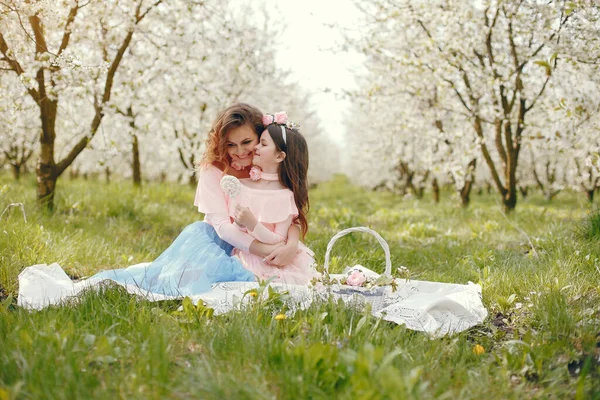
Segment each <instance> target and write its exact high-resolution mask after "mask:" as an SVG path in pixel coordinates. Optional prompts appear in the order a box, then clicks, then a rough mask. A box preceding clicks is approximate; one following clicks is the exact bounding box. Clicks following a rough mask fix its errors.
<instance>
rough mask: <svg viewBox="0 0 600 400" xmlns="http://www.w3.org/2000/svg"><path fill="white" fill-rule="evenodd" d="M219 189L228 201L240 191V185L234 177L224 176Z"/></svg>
mask: <svg viewBox="0 0 600 400" xmlns="http://www.w3.org/2000/svg"><path fill="white" fill-rule="evenodd" d="M221 189H223V192H224V193H225V194H226V195H227V196H229V198H230V199H233V198H235V197H237V196H238V195H239V194H240V192H241V191H242V184H241V183H240V180H239V179H238V178H236V177H235V176H231V175H225V176H224V177H223V178H221Z"/></svg>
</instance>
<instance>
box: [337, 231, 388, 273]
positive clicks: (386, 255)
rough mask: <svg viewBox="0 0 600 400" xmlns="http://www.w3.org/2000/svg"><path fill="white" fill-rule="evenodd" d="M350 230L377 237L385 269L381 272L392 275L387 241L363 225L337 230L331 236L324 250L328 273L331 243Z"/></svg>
mask: <svg viewBox="0 0 600 400" xmlns="http://www.w3.org/2000/svg"><path fill="white" fill-rule="evenodd" d="M352 232H365V233H368V234H370V235H372V236H374V237H375V239H377V241H378V242H379V244H380V245H381V247H382V248H383V252H384V253H385V271H384V272H383V274H384V275H385V276H388V277H391V276H392V261H391V259H390V247H389V246H388V244H387V242H386V241H385V240H384V239H383V238H382V237H381V236H380V235H379V233H377V232H375V231H374V230H372V229H369V228H367V227H364V226H357V227H354V228H348V229H344V230H342V231H340V232H338V233H337V234H336V235H335V236H333V237H332V238H331V240H330V241H329V243H328V244H327V251H326V252H325V271H326V272H327V273H328V274H329V255H330V253H331V249H332V248H333V245H334V244H335V242H336V241H337V240H338V239H339V238H341V237H343V236H346V235H347V234H349V233H352Z"/></svg>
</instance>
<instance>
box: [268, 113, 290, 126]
mask: <svg viewBox="0 0 600 400" xmlns="http://www.w3.org/2000/svg"><path fill="white" fill-rule="evenodd" d="M287 122H288V115H287V113H286V112H285V111H280V112H278V113H275V114H265V115H263V117H262V123H263V125H264V126H269V125H271V124H277V125H285V124H287Z"/></svg>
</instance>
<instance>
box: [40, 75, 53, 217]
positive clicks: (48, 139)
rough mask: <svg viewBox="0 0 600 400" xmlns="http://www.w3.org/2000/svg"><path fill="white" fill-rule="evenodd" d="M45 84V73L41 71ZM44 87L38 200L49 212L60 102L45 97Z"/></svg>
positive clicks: (51, 203) (42, 91)
mask: <svg viewBox="0 0 600 400" xmlns="http://www.w3.org/2000/svg"><path fill="white" fill-rule="evenodd" d="M40 73H41V74H42V77H41V78H40V77H38V79H41V80H42V82H43V79H44V78H43V71H42V70H41V69H40ZM43 89H44V88H43V85H40V92H41V93H42V94H43V95H44V97H42V98H41V100H40V103H39V106H40V118H41V120H42V134H41V135H40V158H39V160H38V163H37V167H36V175H37V200H38V203H39V204H40V205H42V206H44V207H46V208H47V209H48V210H54V189H55V188H56V179H57V178H58V175H57V173H56V163H55V162H54V140H55V139H56V132H55V126H56V110H57V106H58V102H57V101H54V100H50V99H49V98H48V97H46V96H45V90H43Z"/></svg>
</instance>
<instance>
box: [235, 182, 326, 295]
mask: <svg viewBox="0 0 600 400" xmlns="http://www.w3.org/2000/svg"><path fill="white" fill-rule="evenodd" d="M242 183H243V182H242ZM236 204H240V205H241V206H244V207H248V208H249V209H250V211H252V213H253V214H254V216H255V217H256V219H257V220H258V222H259V223H258V224H257V225H256V227H255V228H254V231H247V230H246V231H247V232H248V233H249V234H250V235H251V236H253V237H254V238H255V239H257V240H259V241H261V242H263V243H268V244H275V243H278V242H283V241H285V240H286V239H287V233H288V229H289V227H290V225H291V224H292V221H293V220H294V219H295V218H296V217H297V216H298V208H297V207H296V203H295V202H294V194H293V193H292V191H291V190H289V189H277V190H262V189H255V188H250V187H248V186H245V185H242V191H241V193H240V194H239V195H238V196H237V197H236V198H235V199H228V205H229V215H230V217H231V218H233V215H234V211H235V206H236ZM233 254H235V255H237V256H238V257H239V258H240V260H241V261H242V264H243V265H244V268H246V269H247V270H249V271H250V272H253V273H254V274H255V275H256V276H258V277H259V278H260V279H268V278H271V277H274V278H275V279H274V280H273V281H274V282H283V283H289V284H295V285H303V284H306V283H308V282H309V281H310V280H311V279H312V278H314V277H317V276H319V273H318V272H317V271H316V270H315V259H314V253H313V252H312V251H311V250H310V249H309V248H308V247H306V246H305V245H304V244H303V243H301V242H299V243H298V253H297V254H296V256H295V257H294V258H293V259H292V262H291V263H290V264H289V265H286V266H284V267H281V268H278V267H274V266H271V265H269V264H267V263H265V262H263V261H262V258H261V257H259V256H256V255H254V254H251V253H250V252H248V251H244V250H240V249H237V248H236V249H234V251H233Z"/></svg>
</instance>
